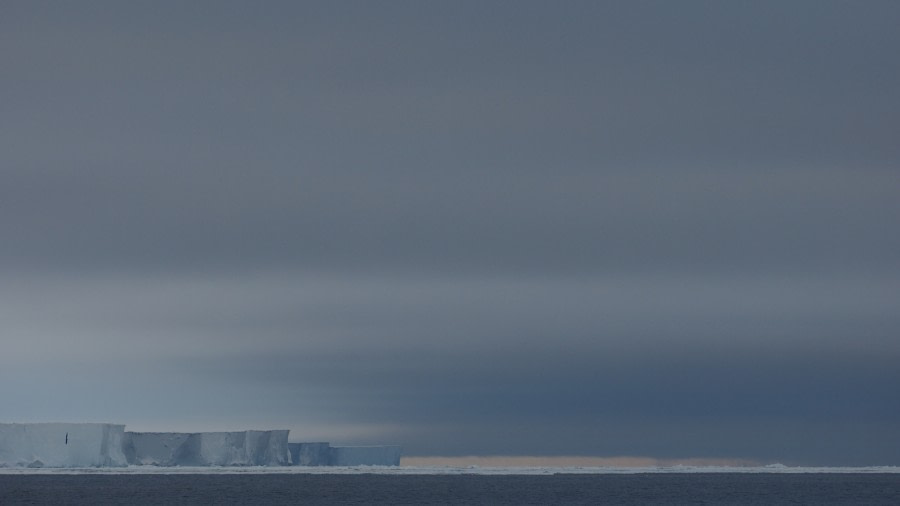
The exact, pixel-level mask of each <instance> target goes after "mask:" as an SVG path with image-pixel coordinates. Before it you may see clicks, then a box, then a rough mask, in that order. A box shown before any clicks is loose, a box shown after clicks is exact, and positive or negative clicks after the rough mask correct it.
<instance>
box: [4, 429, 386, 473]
mask: <svg viewBox="0 0 900 506" xmlns="http://www.w3.org/2000/svg"><path fill="white" fill-rule="evenodd" d="M288 434H289V431H287V430H247V431H239V432H196V433H183V432H125V426H124V425H115V424H108V423H5V424H4V423H0V467H10V466H13V467H124V466H128V465H136V466H146V465H150V466H166V467H169V466H290V465H299V466H398V465H400V447H399V446H331V445H330V444H329V443H290V444H288Z"/></svg>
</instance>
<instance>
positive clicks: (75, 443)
mask: <svg viewBox="0 0 900 506" xmlns="http://www.w3.org/2000/svg"><path fill="white" fill-rule="evenodd" d="M67 435H68V436H67ZM124 436H125V426H124V425H114V424H109V423H0V466H13V467H124V466H126V465H128V462H127V460H126V458H125V455H124V454H123V453H122V443H123V440H124Z"/></svg>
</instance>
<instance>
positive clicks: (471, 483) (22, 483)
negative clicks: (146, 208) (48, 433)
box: [0, 473, 900, 506]
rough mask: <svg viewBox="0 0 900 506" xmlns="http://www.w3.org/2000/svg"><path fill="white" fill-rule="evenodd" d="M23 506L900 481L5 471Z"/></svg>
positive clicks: (894, 501) (878, 499) (404, 498)
mask: <svg viewBox="0 0 900 506" xmlns="http://www.w3.org/2000/svg"><path fill="white" fill-rule="evenodd" d="M18 504H49V505H53V504H61V505H79V504H129V505H135V504H137V505H140V504H223V505H226V504H303V505H318V504H416V505H428V504H490V505H522V504H542V505H543V504H592V505H638V504H677V505H681V504H717V505H720V504H721V505H771V504H810V505H829V504H835V505H837V504H840V505H856V504H858V505H881V504H884V505H898V504H900V474H897V473H887V474H878V473H867V474H853V473H840V474H828V473H810V474H780V473H771V474H770V473H754V474H747V473H686V474H680V473H672V474H549V475H479V474H458V475H388V474H0V505H3V506H6V505H18Z"/></svg>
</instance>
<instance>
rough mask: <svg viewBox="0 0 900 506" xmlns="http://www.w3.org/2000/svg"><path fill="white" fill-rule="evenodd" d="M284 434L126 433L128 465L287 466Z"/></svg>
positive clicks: (245, 432)
mask: <svg viewBox="0 0 900 506" xmlns="http://www.w3.org/2000/svg"><path fill="white" fill-rule="evenodd" d="M287 441H288V431H286V430H267V431H261V430H248V431H243V432H198V433H193V434H187V433H178V432H126V433H125V441H124V444H123V448H124V453H125V456H126V457H127V459H128V463H129V464H133V465H154V466H287V465H290V464H291V455H290V452H289V451H288V442H287Z"/></svg>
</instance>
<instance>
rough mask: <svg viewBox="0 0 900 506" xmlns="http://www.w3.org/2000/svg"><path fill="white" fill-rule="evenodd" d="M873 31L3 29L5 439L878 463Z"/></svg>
mask: <svg viewBox="0 0 900 506" xmlns="http://www.w3.org/2000/svg"><path fill="white" fill-rule="evenodd" d="M898 26H900V3H898V2H896V1H877V0H867V1H864V2H850V1H842V2H832V1H822V0H815V1H791V2H784V1H773V2H765V1H757V2H731V1H709V2H700V1H683V2H671V1H659V2H648V1H633V2H600V1H589V2H579V1H574V0H573V1H566V2H549V1H547V2H533V1H524V0H523V1H507V2H496V1H485V0H478V1H445V2H427V1H418V0H416V1H409V2H401V1H387V2H367V1H358V2H339V1H325V2H317V3H311V2H295V1H285V2H277V1H268V2H249V1H248V2H226V1H194V2H181V1H173V2H163V1H152V2H150V1H148V2H119V1H110V2H94V1H84V2H49V1H22V2H16V1H4V2H2V4H0V421H7V422H11V421H112V422H118V423H125V424H127V425H128V427H129V428H131V429H135V430H225V429H245V428H259V429H264V428H289V429H291V430H292V433H291V438H292V440H297V441H302V440H307V441H315V440H330V441H332V442H334V443H345V444H357V443H369V444H374V443H400V444H403V445H404V451H405V454H406V455H444V456H457V455H519V456H528V455H531V456H546V455H581V456H622V455H629V456H642V457H651V458H665V459H671V458H696V457H705V458H736V459H750V460H759V461H762V462H784V463H798V464H833V465H860V464H893V465H900V430H898V427H900V402H898V392H900V366H898V364H900V56H898V55H900V29H898Z"/></svg>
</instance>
